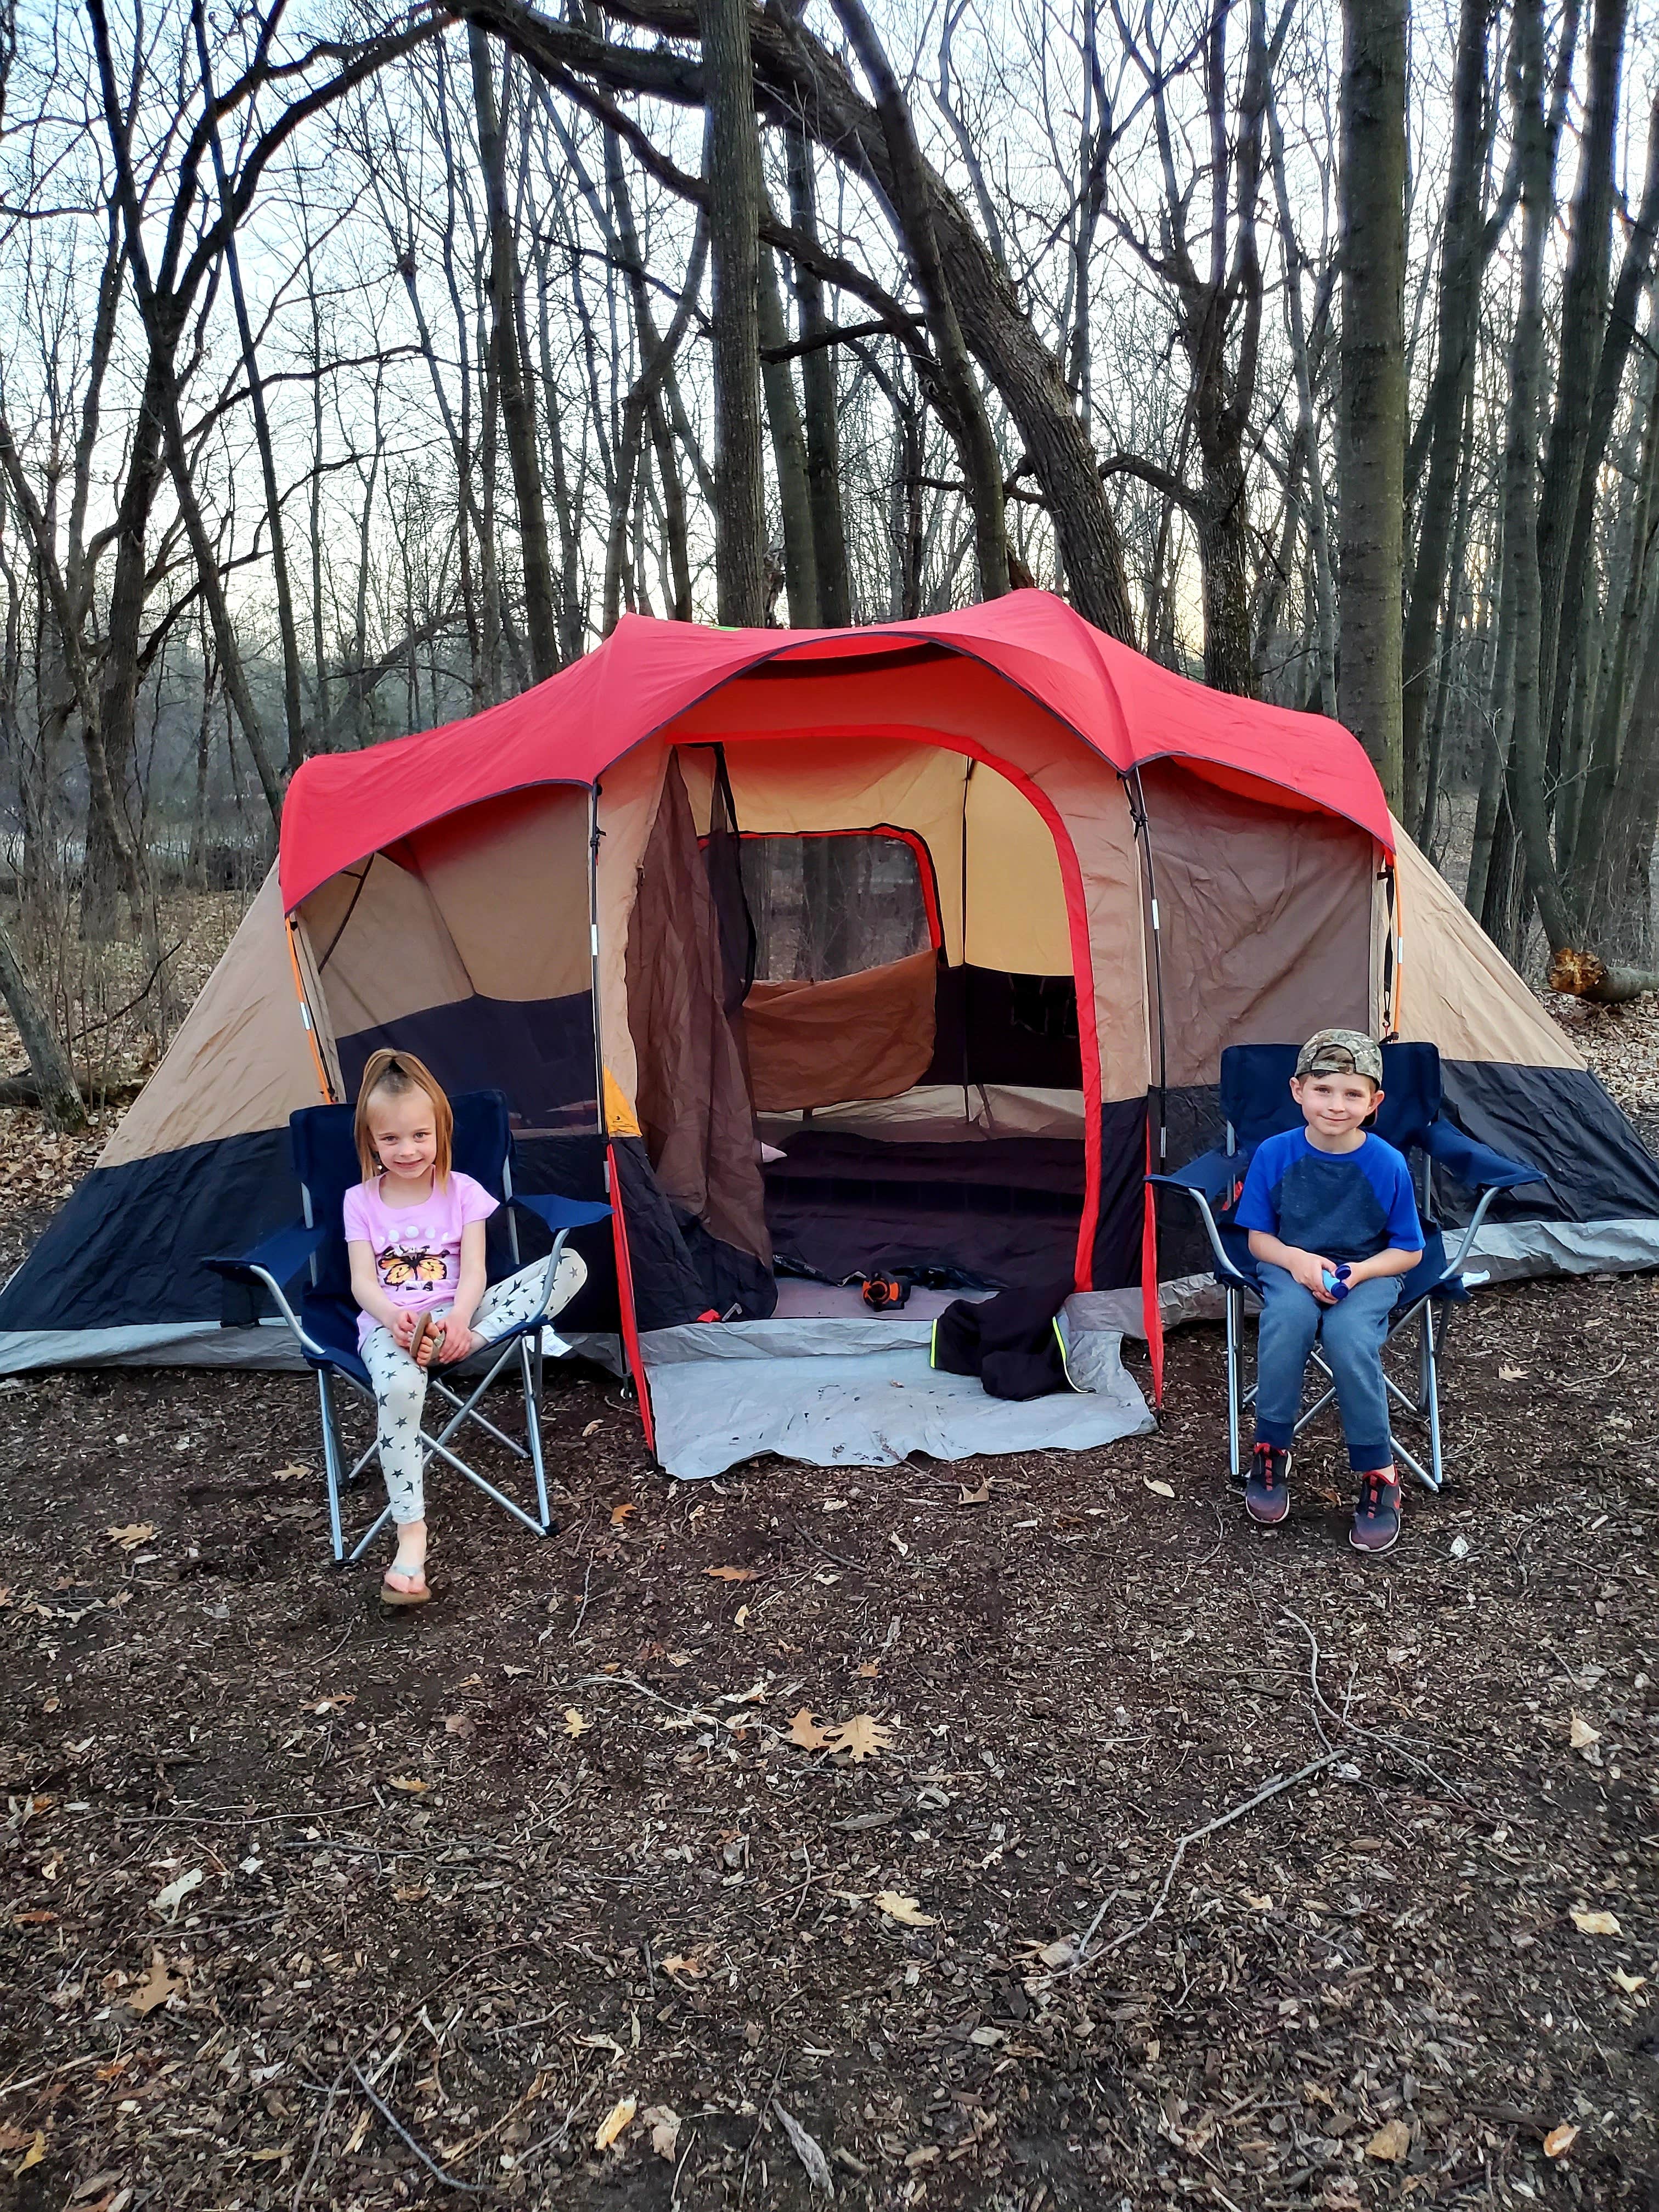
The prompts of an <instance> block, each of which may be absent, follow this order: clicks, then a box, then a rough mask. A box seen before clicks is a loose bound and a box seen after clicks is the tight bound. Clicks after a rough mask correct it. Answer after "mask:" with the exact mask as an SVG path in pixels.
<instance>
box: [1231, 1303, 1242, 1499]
mask: <svg viewBox="0 0 1659 2212" xmlns="http://www.w3.org/2000/svg"><path fill="white" fill-rule="evenodd" d="M1242 1307H1243V1300H1242V1299H1241V1297H1240V1296H1239V1294H1238V1292H1237V1290H1236V1289H1235V1288H1234V1287H1233V1285H1231V1283H1229V1284H1228V1285H1227V1466H1228V1470H1229V1472H1230V1474H1231V1477H1232V1480H1233V1481H1234V1482H1235V1483H1237V1481H1238V1480H1239V1464H1238V1462H1239V1449H1238V1420H1239V1392H1238V1360H1239V1337H1240V1334H1241V1333H1242V1331H1241V1323H1242V1321H1243V1312H1242Z"/></svg>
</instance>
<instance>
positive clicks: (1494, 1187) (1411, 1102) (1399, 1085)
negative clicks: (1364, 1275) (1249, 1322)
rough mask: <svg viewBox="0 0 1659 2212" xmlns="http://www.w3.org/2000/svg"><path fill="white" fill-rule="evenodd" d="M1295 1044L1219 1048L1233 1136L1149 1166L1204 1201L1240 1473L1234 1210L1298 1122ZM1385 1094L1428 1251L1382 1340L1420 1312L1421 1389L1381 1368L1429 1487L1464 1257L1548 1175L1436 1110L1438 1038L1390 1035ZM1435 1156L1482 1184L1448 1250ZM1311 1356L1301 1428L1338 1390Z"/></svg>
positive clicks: (1245, 1275)
mask: <svg viewBox="0 0 1659 2212" xmlns="http://www.w3.org/2000/svg"><path fill="white" fill-rule="evenodd" d="M1296 1056H1297V1047H1296V1046H1295V1045H1293V1044H1253V1045H1230V1046H1229V1047H1228V1048H1227V1049H1226V1050H1225V1052H1224V1053H1223V1054H1222V1055H1221V1111H1222V1114H1223V1115H1224V1116H1225V1121H1226V1136H1225V1142H1224V1143H1223V1145H1222V1146H1221V1147H1220V1149H1219V1150H1218V1151H1214V1152H1206V1153H1204V1154H1203V1155H1202V1156H1201V1158H1198V1159H1195V1160H1192V1161H1189V1162H1188V1164H1187V1165H1186V1166H1185V1167H1184V1168H1178V1169H1177V1170H1176V1171H1175V1172H1174V1173H1173V1174H1172V1175H1155V1176H1148V1177H1147V1181H1148V1182H1151V1183H1154V1184H1157V1185H1158V1186H1159V1187H1160V1188H1164V1189H1167V1190H1174V1191H1178V1192H1180V1193H1181V1194H1182V1196H1183V1197H1186V1198H1189V1199H1191V1200H1193V1201H1194V1204H1195V1205H1196V1206H1197V1207H1198V1210H1199V1214H1200V1218H1201V1219H1202V1221H1203V1224H1204V1231H1205V1234H1206V1237H1208V1238H1209V1242H1210V1249H1211V1252H1212V1255H1214V1261H1215V1279H1216V1280H1217V1282H1218V1283H1219V1284H1220V1285H1221V1287H1222V1289H1223V1290H1224V1291H1225V1293H1226V1302H1227V1453H1228V1464H1229V1468H1230V1470H1231V1475H1232V1479H1233V1480H1234V1482H1235V1483H1237V1482H1240V1481H1242V1480H1243V1474H1242V1470H1241V1465H1240V1459H1241V1454H1240V1443H1239V1425H1240V1422H1241V1420H1242V1419H1243V1415H1244V1413H1246V1412H1247V1411H1248V1410H1249V1407H1251V1406H1252V1405H1253V1404H1254V1403H1255V1384H1254V1383H1252V1384H1251V1385H1250V1387H1249V1389H1245V1388H1244V1387H1243V1372H1242V1352H1243V1319H1244V1303H1245V1300H1246V1299H1247V1298H1249V1299H1252V1300H1254V1301H1255V1304H1257V1305H1260V1304H1261V1279H1260V1277H1259V1275H1258V1274H1257V1272H1256V1263H1255V1260H1254V1259H1253V1258H1252V1257H1251V1255H1250V1249H1249V1237H1248V1236H1247V1235H1246V1233H1245V1231H1243V1230H1242V1229H1239V1228H1237V1227H1235V1226H1234V1225H1232V1222H1231V1215H1232V1213H1233V1211H1234V1209H1235V1208H1236V1207H1237V1204H1238V1200H1239V1196H1240V1194H1241V1193H1242V1191H1243V1187H1244V1176H1245V1172H1246V1170H1248V1168H1249V1164H1250V1161H1251V1158H1253V1156H1254V1154H1255V1150H1256V1147H1257V1146H1259V1145H1260V1144H1261V1143H1262V1141H1263V1140H1264V1139H1266V1138H1267V1137H1271V1136H1275V1135H1277V1134H1278V1133H1279V1132H1280V1131H1281V1130H1285V1129H1293V1128H1296V1127H1299V1126H1300V1123H1301V1118H1302V1117H1301V1114H1300V1111H1299V1109H1298V1108H1297V1103H1296V1101H1295V1100H1294V1099H1293V1098H1292V1097H1291V1091H1290V1082H1291V1076H1292V1075H1293V1074H1294V1073H1296ZM1376 1133H1377V1134H1378V1136H1380V1137H1381V1138H1383V1139H1384V1141H1385V1142H1386V1143H1388V1144H1390V1145H1392V1146H1394V1147H1395V1150H1396V1151H1398V1152H1403V1153H1404V1154H1405V1155H1406V1157H1407V1160H1408V1161H1409V1162H1410V1163H1411V1166H1412V1181H1413V1188H1414V1189H1415V1191H1416V1194H1417V1204H1418V1212H1419V1215H1420V1217H1421V1218H1422V1224H1423V1238H1424V1243H1423V1257H1422V1258H1421V1260H1419V1262H1418V1263H1417V1265H1416V1267H1413V1269H1412V1271H1411V1273H1409V1274H1408V1275H1407V1276H1406V1277H1405V1278H1404V1279H1403V1282H1402V1284H1401V1292H1400V1300H1399V1304H1397V1305H1396V1306H1395V1310H1394V1314H1393V1317H1392V1319H1391V1320H1390V1322H1389V1330H1388V1334H1387V1336H1386V1337H1385V1338H1384V1340H1383V1351H1384V1353H1385V1354H1386V1353H1387V1351H1388V1349H1389V1346H1390V1345H1391V1344H1393V1343H1394V1342H1395V1340H1396V1338H1399V1337H1401V1336H1402V1334H1403V1333H1404V1332H1405V1331H1406V1330H1407V1328H1410V1326H1411V1324H1412V1323H1413V1322H1416V1324H1417V1328H1418V1342H1417V1376H1416V1384H1415V1389H1414V1390H1410V1389H1405V1388H1403V1387H1402V1386H1401V1383H1398V1382H1397V1381H1396V1380H1395V1377H1394V1376H1392V1375H1390V1374H1389V1372H1388V1370H1387V1368H1386V1367H1385V1368H1384V1370H1383V1380H1384V1381H1385V1383H1387V1384H1388V1388H1389V1398H1390V1401H1391V1405H1398V1406H1399V1407H1401V1408H1402V1409H1403V1410H1404V1411H1406V1412H1407V1413H1413V1414H1415V1415H1416V1416H1417V1417H1418V1418H1419V1419H1425V1420H1426V1421H1427V1424H1428V1465H1427V1466H1426V1467H1425V1466H1424V1465H1423V1463H1422V1462H1421V1461H1420V1460H1419V1459H1418V1458H1417V1457H1416V1456H1415V1455H1413V1453H1411V1452H1409V1451H1407V1449H1405V1447H1404V1446H1403V1445H1402V1444H1401V1443H1400V1441H1399V1439H1398V1437H1395V1435H1394V1434H1393V1433H1392V1427H1393V1425H1392V1422H1391V1423H1390V1436H1389V1443H1390V1446H1391V1448H1392V1449H1393V1451H1394V1453H1395V1456H1396V1458H1398V1459H1400V1460H1401V1461H1403V1462H1405V1464H1406V1465H1407V1467H1408V1468H1410V1469H1411V1471H1412V1473H1413V1474H1414V1475H1415V1476H1416V1477H1417V1479H1418V1480H1419V1482H1420V1483H1421V1484H1422V1485H1423V1486H1424V1487H1425V1489H1427V1490H1436V1491H1437V1490H1438V1489H1439V1488H1440V1486H1441V1483H1442V1480H1443V1462H1442V1458H1441V1449H1440V1370H1439V1352H1440V1347H1441V1346H1442V1345H1443V1342H1444V1340H1445V1333H1446V1328H1447V1325H1448V1323H1449V1321H1450V1318H1451V1313H1452V1310H1453V1308H1454V1307H1455V1306H1459V1305H1464V1304H1468V1297H1469V1291H1470V1289H1471V1287H1472V1286H1473V1285H1475V1284H1479V1283H1483V1282H1485V1281H1486V1276H1485V1274H1484V1273H1480V1274H1473V1273H1464V1270H1463V1262H1464V1261H1465V1260H1466V1259H1467V1258H1468V1255H1469V1250H1470V1248H1471V1246H1472V1245H1473V1244H1474V1239H1475V1237H1476V1234H1477V1233H1478V1231H1479V1230H1480V1225H1481V1223H1482V1222H1483V1221H1484V1220H1485V1218H1486V1209H1487V1207H1488V1206H1490V1205H1491V1204H1492V1200H1493V1199H1494V1198H1495V1197H1496V1196H1497V1194H1498V1192H1499V1191H1500V1190H1513V1189H1515V1188H1516V1186H1517V1185H1519V1184H1521V1183H1528V1182H1543V1180H1544V1177H1543V1176H1542V1175H1541V1173H1540V1171H1539V1170H1538V1169H1536V1168H1534V1167H1528V1166H1527V1165H1525V1164H1524V1163H1522V1162H1521V1161H1518V1160H1507V1159H1505V1158H1504V1157H1503V1156H1502V1154H1501V1153H1498V1152H1492V1150H1490V1148H1489V1147H1488V1146H1485V1145H1482V1144H1478V1143H1477V1142H1476V1141H1475V1139H1474V1138H1473V1137H1470V1136H1467V1135H1465V1133H1464V1132H1463V1131H1462V1129H1460V1128H1458V1127H1456V1125H1455V1123H1453V1122H1451V1121H1447V1120H1445V1119H1444V1118H1443V1115H1442V1114H1441V1111H1440V1054H1439V1053H1438V1052H1437V1049H1436V1048H1435V1047H1434V1046H1433V1045H1431V1044H1385V1045H1384V1046H1383V1104H1382V1106H1381V1108H1380V1109H1378V1114H1377V1130H1376ZM1436 1168H1438V1169H1440V1170H1442V1171H1443V1173H1444V1174H1445V1175H1447V1176H1450V1177H1451V1178H1452V1179H1453V1180H1454V1181H1455V1182H1459V1183H1461V1184H1462V1185H1463V1187H1464V1188H1466V1189H1468V1190H1470V1191H1478V1192H1479V1193H1480V1198H1479V1200H1478V1202H1477V1203H1476V1205H1475V1207H1474V1213H1473V1214H1472V1216H1471V1218H1470V1219H1469V1223H1468V1227H1467V1228H1466V1229H1465V1230H1464V1231H1463V1232H1462V1238H1461V1240H1460V1241H1459V1243H1458V1245H1457V1249H1456V1250H1455V1252H1453V1253H1452V1254H1451V1255H1450V1256H1448V1255H1447V1251H1446V1238H1445V1234H1444V1232H1443V1231H1442V1230H1441V1229H1440V1227H1439V1226H1438V1225H1437V1223H1436V1221H1435V1219H1434V1216H1433V1209H1432V1204H1431V1198H1432V1185H1433V1174H1434V1170H1435V1169H1436ZM1313 1357H1314V1360H1315V1362H1316V1364H1317V1366H1318V1369H1319V1371H1320V1374H1321V1375H1322V1377H1323V1388H1322V1389H1321V1390H1320V1391H1319V1392H1318V1395H1316V1398H1315V1400H1314V1402H1313V1403H1312V1404H1311V1405H1310V1406H1308V1407H1304V1411H1303V1412H1302V1413H1301V1414H1300V1415H1299V1416H1298V1417H1297V1424H1296V1433H1297V1436H1300V1435H1301V1433H1302V1431H1303V1430H1304V1429H1305V1428H1306V1427H1307V1425H1308V1424H1309V1422H1310V1421H1311V1420H1312V1419H1314V1418H1315V1416H1316V1414H1317V1413H1321V1412H1322V1411H1323V1409H1324V1408H1325V1407H1327V1406H1328V1404H1329V1403H1330V1401H1331V1400H1332V1398H1333V1397H1334V1395H1335V1386H1334V1383H1332V1381H1331V1379H1330V1369H1329V1367H1328V1366H1327V1364H1326V1363H1325V1359H1324V1357H1323V1354H1322V1347H1321V1346H1320V1345H1319V1344H1318V1343H1317V1342H1316V1344H1315V1346H1314V1352H1313Z"/></svg>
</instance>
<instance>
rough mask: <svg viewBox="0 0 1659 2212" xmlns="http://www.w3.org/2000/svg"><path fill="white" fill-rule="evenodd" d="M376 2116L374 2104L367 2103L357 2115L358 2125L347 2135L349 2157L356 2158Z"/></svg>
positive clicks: (346, 2151)
mask: <svg viewBox="0 0 1659 2212" xmlns="http://www.w3.org/2000/svg"><path fill="white" fill-rule="evenodd" d="M373 2118H374V2106H373V2105H365V2106H363V2109H362V2112H359V2113H358V2115H357V2124H356V2127H355V2128H353V2130H351V2133H350V2134H349V2136H347V2137H346V2146H345V2154H346V2156H347V2157H348V2158H355V2157H356V2154H357V2153H358V2152H359V2151H360V2150H361V2149H362V2147H363V2138H364V2137H365V2136H367V2135H368V2128H369V2123H370V2121H371V2120H372V2119H373Z"/></svg>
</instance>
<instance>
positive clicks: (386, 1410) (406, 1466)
mask: <svg viewBox="0 0 1659 2212" xmlns="http://www.w3.org/2000/svg"><path fill="white" fill-rule="evenodd" d="M586 1279H587V1270H586V1267H584V1266H583V1264H582V1261H581V1260H580V1257H579V1256H578V1255H577V1254H575V1253H574V1252H569V1251H566V1252H562V1253H561V1254H560V1255H559V1265H558V1271H557V1273H556V1275H555V1277H554V1283H553V1295H552V1297H550V1298H549V1299H548V1301H547V1304H546V1308H545V1311H546V1313H548V1314H556V1313H557V1312H558V1311H559V1310H560V1309H561V1308H562V1307H563V1306H566V1305H568V1304H569V1302H570V1300H571V1299H572V1298H574V1297H575V1295H576V1293H577V1291H579V1290H580V1288H581V1286H582V1285H583V1283H584V1282H586ZM546 1280H547V1262H546V1261H545V1260H532V1261H531V1263H530V1265H529V1266H528V1267H520V1269H519V1271H518V1273H517V1274H515V1275H507V1276H506V1277H504V1278H503V1279H502V1280H501V1282H499V1283H495V1284H492V1285H490V1287H489V1290H487V1291H485V1292H484V1294H483V1297H482V1298H481V1299H480V1300H479V1302H478V1310H477V1313H475V1314H474V1315H473V1316H472V1333H473V1334H474V1335H475V1336H481V1337H483V1339H484V1340H485V1341H486V1342H487V1343H491V1344H493V1343H494V1342H495V1340H496V1339H497V1338H498V1337H503V1336H505V1335H506V1334H507V1331H508V1329H510V1328H517V1326H518V1325H519V1323H520V1322H526V1321H529V1320H531V1319H532V1317H533V1316H534V1315H535V1312H536V1309H537V1304H538V1300H539V1298H540V1296H541V1292H542V1287H543V1285H544V1284H545V1282H546ZM452 1310H453V1309H452V1308H450V1307H448V1306H435V1307H434V1308H433V1309H432V1316H433V1319H434V1320H435V1321H441V1320H443V1318H444V1317H445V1316H446V1315H447V1314H448V1313H449V1312H451V1311H452ZM362 1361H363V1364H364V1366H365V1367H367V1368H368V1375H369V1380H370V1381H371V1382H372V1383H374V1399H375V1403H376V1404H377V1405H378V1406H379V1407H380V1437H379V1443H380V1471H381V1473H382V1474H384V1475H385V1476H386V1496H387V1498H389V1499H390V1500H391V1502H392V1519H393V1520H394V1521H395V1522H398V1525H399V1527H401V1526H402V1524H403V1523H404V1522H405V1521H424V1520H425V1518H426V1485H425V1481H424V1480H423V1462H424V1461H425V1457H426V1455H425V1453H424V1452H423V1451H422V1449H421V1410H422V1407H423V1406H424V1405H425V1403H426V1385H427V1376H428V1370H427V1369H426V1368H424V1367H422V1366H420V1365H419V1364H417V1363H416V1361H415V1360H413V1359H411V1358H410V1356H409V1354H408V1353H407V1352H405V1351H404V1349H403V1347H402V1346H401V1345H400V1344H399V1343H398V1340H397V1339H396V1338H395V1337H394V1336H393V1335H392V1331H391V1330H390V1329H389V1328H374V1329H371V1330H370V1331H369V1333H368V1337H367V1338H366V1339H365V1340H364V1342H363V1346H362Z"/></svg>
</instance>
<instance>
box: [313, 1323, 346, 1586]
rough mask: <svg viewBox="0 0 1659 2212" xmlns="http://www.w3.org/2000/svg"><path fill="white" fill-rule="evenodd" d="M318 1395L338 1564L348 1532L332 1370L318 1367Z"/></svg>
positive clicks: (331, 1534)
mask: <svg viewBox="0 0 1659 2212" xmlns="http://www.w3.org/2000/svg"><path fill="white" fill-rule="evenodd" d="M317 1396H318V1400H319V1403H320V1406H321V1409H322V1420H323V1477H324V1480H325V1482H326V1484H327V1486H328V1534H329V1541H330V1542H331V1544H332V1545H333V1547H334V1564H335V1565H336V1566H338V1565H340V1563H341V1561H342V1560H343V1559H344V1557H345V1536H344V1534H343V1531H342V1529H341V1527H340V1446H339V1441H338V1438H337V1437H336V1435H335V1432H334V1396H333V1393H332V1392H331V1389H329V1377H328V1370H327V1368H326V1367H319V1369H318V1370H317Z"/></svg>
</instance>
